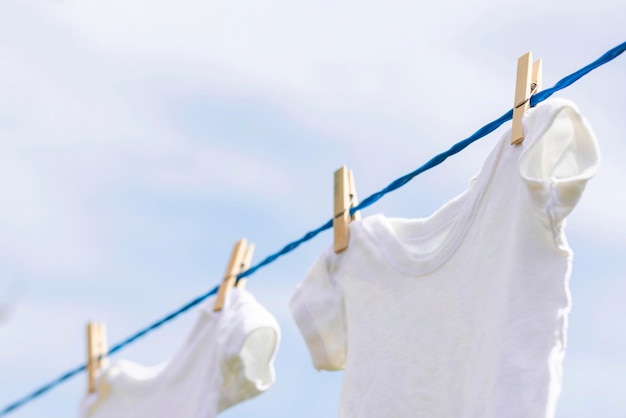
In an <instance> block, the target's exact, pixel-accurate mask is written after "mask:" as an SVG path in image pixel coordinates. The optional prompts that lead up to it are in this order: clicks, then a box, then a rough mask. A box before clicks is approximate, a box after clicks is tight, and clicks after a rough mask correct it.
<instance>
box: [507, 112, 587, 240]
mask: <svg viewBox="0 0 626 418" xmlns="http://www.w3.org/2000/svg"><path fill="white" fill-rule="evenodd" d="M549 106H552V108H550V109H549V111H548V112H544V114H543V115H544V116H545V119H544V120H541V121H537V122H536V124H537V125H539V129H540V130H541V132H540V133H539V136H538V138H537V139H536V140H535V141H534V142H532V143H531V144H530V146H529V148H528V149H526V150H524V152H523V153H522V155H521V157H520V166H519V169H520V175H521V176H522V178H523V180H524V182H525V184H526V186H527V188H528V190H529V192H530V195H531V197H532V200H533V204H534V206H535V207H536V209H537V210H539V212H540V213H541V215H542V216H543V217H544V219H545V220H546V221H547V222H548V224H549V226H550V227H551V228H552V229H553V230H555V229H557V228H558V226H559V225H560V224H561V223H562V221H563V220H564V219H565V217H566V216H567V215H568V214H569V213H570V212H571V211H572V209H574V207H575V206H576V204H577V203H578V201H579V199H580V197H581V195H582V193H583V191H584V189H585V185H586V184H587V181H588V180H589V179H590V178H591V177H593V175H594V174H595V173H596V170H597V167H598V163H599V151H598V146H597V142H596V139H595V135H594V134H593V132H592V130H591V128H590V126H589V125H588V124H587V122H586V121H585V119H584V118H583V117H582V116H581V115H580V113H579V112H578V109H577V108H576V106H575V105H574V104H573V103H571V102H568V101H565V100H555V101H553V104H549ZM531 129H532V128H531Z"/></svg>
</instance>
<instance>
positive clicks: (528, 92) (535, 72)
mask: <svg viewBox="0 0 626 418" xmlns="http://www.w3.org/2000/svg"><path fill="white" fill-rule="evenodd" d="M541 67H542V63H541V58H540V59H538V60H537V61H535V62H534V63H533V55H532V52H531V51H528V52H527V53H526V54H524V55H522V56H521V57H519V59H518V60H517V79H516V82H515V101H514V102H513V127H512V129H511V145H519V144H521V143H522V142H524V126H523V125H522V116H524V113H525V112H526V111H527V110H528V109H529V108H530V97H531V96H532V95H533V94H536V93H537V92H538V91H540V90H541V83H542V71H541V70H542V68H541Z"/></svg>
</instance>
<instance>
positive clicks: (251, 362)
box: [80, 288, 280, 418]
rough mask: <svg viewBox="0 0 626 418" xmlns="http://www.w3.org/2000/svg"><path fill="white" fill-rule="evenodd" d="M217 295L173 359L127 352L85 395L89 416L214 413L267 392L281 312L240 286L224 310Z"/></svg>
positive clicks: (182, 417)
mask: <svg viewBox="0 0 626 418" xmlns="http://www.w3.org/2000/svg"><path fill="white" fill-rule="evenodd" d="M214 304H215V296H212V297H210V298H209V299H207V300H206V301H205V302H203V304H202V307H201V308H200V310H199V311H200V312H199V318H198V320H197V322H196V324H195V326H194V328H193V330H192V331H191V333H190V334H189V336H188V337H187V339H186V341H185V342H184V343H183V345H182V347H180V349H179V350H178V352H177V353H176V354H175V355H174V356H173V357H172V358H171V359H170V361H169V362H167V363H164V364H162V365H159V366H154V367H145V366H141V365H139V364H136V363H133V362H130V361H124V360H120V361H118V362H116V363H115V364H113V365H112V366H111V367H109V368H107V369H105V370H103V371H102V372H101V374H100V376H99V377H98V379H97V383H96V392H95V393H94V394H91V395H87V396H85V398H84V399H83V401H82V403H81V407H80V417H81V418H88V417H89V418H147V417H150V418H173V417H176V418H213V417H215V416H216V415H217V414H218V413H219V412H221V411H223V410H224V409H226V408H228V407H230V406H233V405H235V404H237V403H239V402H242V401H245V400H246V399H249V398H252V397H254V396H257V395H259V394H260V393H262V392H264V391H265V390H266V389H268V388H269V387H270V386H271V385H272V384H273V383H274V379H275V374H274V365H273V362H274V358H275V356H276V351H277V350H278V345H279V341H280V329H279V327H278V323H277V322H276V319H275V318H274V317H273V316H272V315H271V314H270V313H269V312H268V311H267V310H266V309H265V308H264V307H263V306H261V305H260V304H259V303H258V302H257V301H256V299H255V298H254V297H253V296H252V295H251V294H250V293H249V292H247V291H245V290H241V289H237V288H233V289H231V290H230V291H229V292H228V294H227V298H226V303H225V305H224V308H223V310H222V311H221V312H213V305H214Z"/></svg>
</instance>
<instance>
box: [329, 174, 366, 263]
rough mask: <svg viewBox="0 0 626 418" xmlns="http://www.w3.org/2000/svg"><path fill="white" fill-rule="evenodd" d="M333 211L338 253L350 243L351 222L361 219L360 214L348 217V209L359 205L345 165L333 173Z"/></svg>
mask: <svg viewBox="0 0 626 418" xmlns="http://www.w3.org/2000/svg"><path fill="white" fill-rule="evenodd" d="M334 203H335V210H334V213H333V230H334V231H335V240H334V249H335V252H336V253H340V252H342V251H344V250H345V249H346V248H348V243H349V242H350V228H349V224H350V222H351V221H356V220H359V219H361V213H360V212H355V213H354V214H353V215H350V209H352V208H353V207H355V206H356V205H358V204H359V200H358V198H357V195H356V187H355V184H354V175H353V174H352V170H348V167H346V166H345V165H343V166H341V168H339V169H338V170H337V171H335V202H334Z"/></svg>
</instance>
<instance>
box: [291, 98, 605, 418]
mask: <svg viewBox="0 0 626 418" xmlns="http://www.w3.org/2000/svg"><path fill="white" fill-rule="evenodd" d="M524 127H525V132H526V139H525V141H524V143H523V145H520V146H511V145H509V140H510V130H509V131H507V132H506V133H505V134H504V135H503V136H502V139H501V140H500V142H499V143H498V144H497V145H496V147H495V148H494V150H493V151H492V152H491V154H490V155H489V157H488V159H487V160H486V162H485V164H484V166H483V168H482V170H481V172H480V173H479V174H478V175H477V176H476V177H475V178H474V179H472V181H471V185H470V187H469V189H468V190H467V191H465V192H464V193H462V194H461V195H459V196H457V197H456V198H454V199H453V200H451V201H450V202H448V203H447V204H446V205H444V206H443V207H442V208H441V209H439V210H438V211H437V212H436V213H435V214H433V215H432V216H430V217H428V218H425V219H393V218H392V219H390V218H386V217H384V216H382V215H375V216H371V217H368V218H366V219H364V220H362V221H357V222H353V223H352V224H351V225H350V234H351V235H350V245H349V247H348V249H347V250H346V251H344V252H343V253H340V254H335V253H334V252H333V251H332V249H331V248H329V249H328V250H327V251H326V252H325V253H324V254H322V255H321V257H320V258H319V260H318V261H317V262H316V263H315V264H314V265H313V267H312V268H311V270H310V271H309V273H308V276H307V277H306V279H305V280H304V282H303V283H302V284H301V285H300V286H299V287H298V289H297V290H296V293H295V295H294V296H293V298H292V300H291V304H290V307H291V310H292V313H293V316H294V318H295V320H296V323H297V324H298V327H299V329H300V331H301V333H302V335H303V337H304V339H305V340H306V343H307V345H308V348H309V351H310V353H311V356H312V359H313V363H314V366H315V367H316V368H317V369H325V370H339V369H344V368H345V374H344V380H343V387H342V393H341V401H340V408H339V411H340V412H339V416H340V417H345V418H368V417H371V418H382V417H390V418H402V417H411V418H414V417H420V418H421V417H424V418H503V417H506V418H548V417H553V416H554V414H555V409H556V404H557V400H558V397H559V393H560V390H561V374H562V363H563V356H564V353H565V344H566V329H567V315H568V312H569V309H570V295H569V289H568V280H569V277H570V269H571V261H572V251H571V250H570V248H569V246H568V244H567V241H566V239H565V235H564V224H565V222H564V221H565V217H566V216H567V215H568V214H569V212H570V211H571V210H572V209H573V208H574V206H575V205H576V203H577V202H578V200H579V198H580V196H581V194H582V192H583V189H584V187H585V184H586V182H587V180H588V179H589V178H591V177H592V175H593V174H594V173H595V171H596V167H597V164H598V160H599V156H598V149H597V145H596V140H595V138H594V135H593V133H592V131H591V129H590V128H589V126H588V125H587V123H586V121H585V120H584V119H583V118H582V117H581V116H580V114H579V113H578V109H577V108H576V106H575V105H574V104H573V103H571V102H569V101H566V100H562V99H554V100H550V101H547V102H544V103H543V104H540V105H538V106H537V107H536V108H534V109H531V110H530V111H529V112H527V114H526V115H525V117H524Z"/></svg>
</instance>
